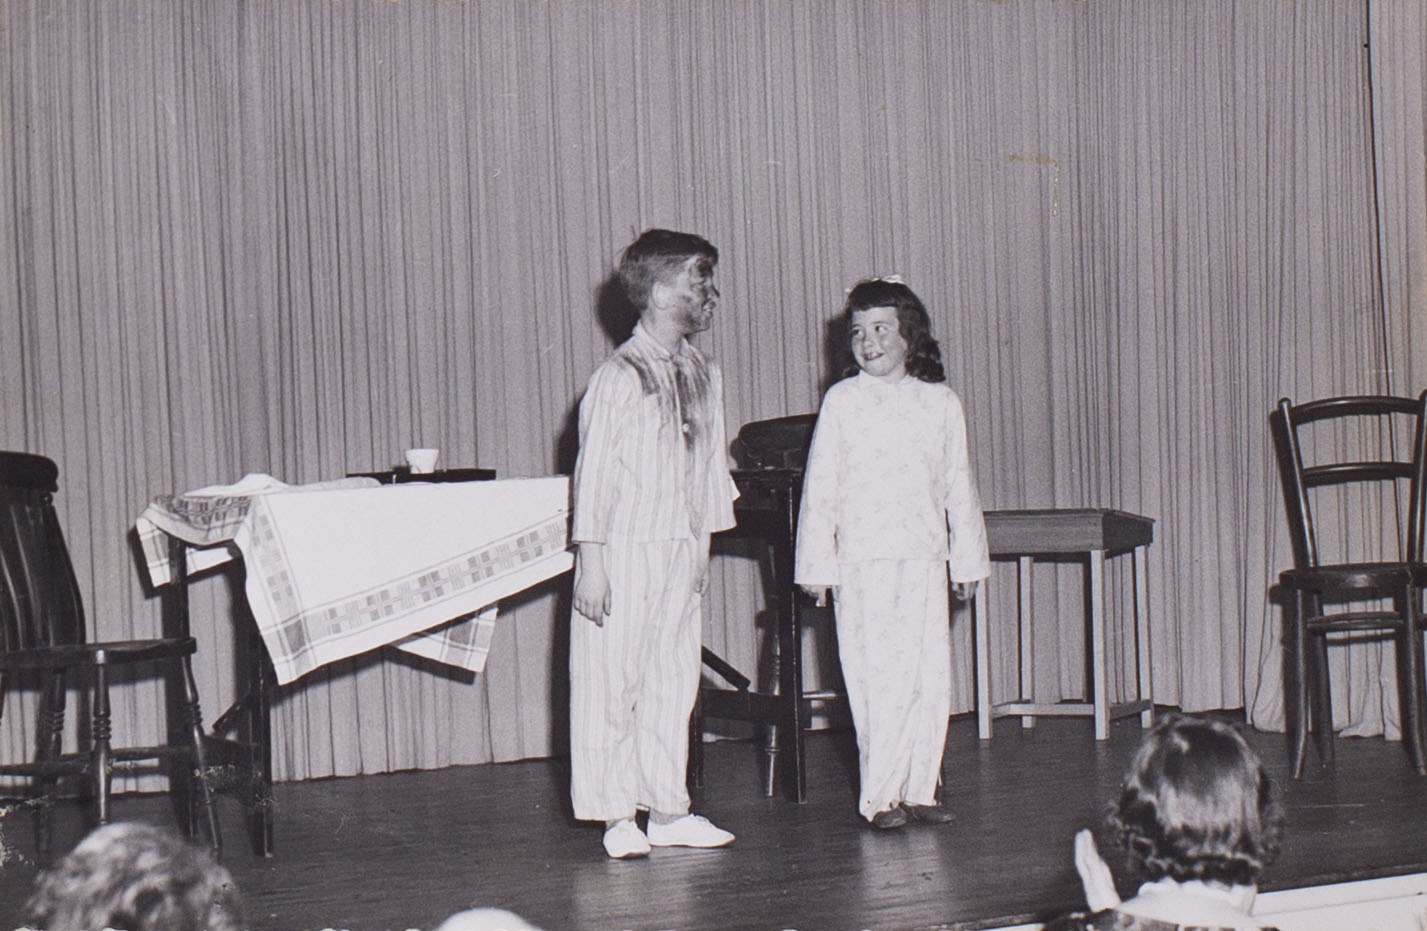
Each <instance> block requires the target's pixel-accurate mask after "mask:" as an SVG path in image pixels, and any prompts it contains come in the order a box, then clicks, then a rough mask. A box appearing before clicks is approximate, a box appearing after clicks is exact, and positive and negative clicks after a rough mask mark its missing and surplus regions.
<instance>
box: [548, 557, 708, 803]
mask: <svg viewBox="0 0 1427 931" xmlns="http://www.w3.org/2000/svg"><path fill="white" fill-rule="evenodd" d="M700 545H703V544H702V542H699V541H695V540H692V539H690V540H683V541H663V542H658V543H607V544H605V547H604V562H605V570H606V572H607V573H608V575H609V585H610V601H611V604H610V613H609V614H608V615H606V616H605V619H604V626H603V627H600V626H596V625H595V623H594V622H593V621H591V620H590V619H589V618H587V617H585V616H584V615H582V614H580V613H579V612H577V611H572V612H571V616H570V799H571V801H572V802H573V804H574V810H575V817H576V818H579V819H581V820H591V821H608V820H611V819H615V818H626V817H629V816H631V815H633V814H634V813H635V811H636V810H637V809H648V810H651V811H658V812H661V813H665V814H682V813H684V812H686V811H688V810H689V791H688V785H687V775H686V773H687V765H688V754H689V714H690V713H691V712H692V711H693V708H694V700H695V698H696V697H697V695H698V687H699V679H700V677H701V675H702V659H701V653H700V647H701V646H702V639H701V638H702V625H703V596H702V595H701V594H700V593H699V591H698V583H699V579H698V578H696V577H695V573H696V571H697V570H698V567H699V566H700V565H701V563H702V560H701V559H699V558H698V555H699V554H698V547H699V546H700Z"/></svg>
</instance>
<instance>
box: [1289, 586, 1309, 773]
mask: <svg viewBox="0 0 1427 931" xmlns="http://www.w3.org/2000/svg"><path fill="white" fill-rule="evenodd" d="M1304 602H1305V598H1304V594H1303V592H1302V591H1296V592H1294V596H1293V606H1292V608H1291V609H1290V610H1291V611H1292V615H1291V616H1290V617H1289V618H1288V619H1287V621H1288V633H1287V636H1285V637H1284V642H1285V643H1286V644H1287V646H1288V649H1289V652H1290V656H1289V659H1288V680H1289V681H1288V683H1287V685H1288V692H1289V693H1290V694H1289V696H1288V709H1287V710H1288V712H1289V713H1290V714H1291V715H1292V716H1293V721H1292V729H1293V731H1292V734H1291V736H1290V740H1289V747H1288V761H1289V769H1290V771H1291V772H1292V774H1293V778H1294V779H1301V778H1303V758H1304V756H1305V755H1306V753H1307V750H1308V681H1307V679H1308V663H1307V656H1306V654H1307V652H1308V643H1307V640H1308V638H1307V631H1306V630H1305V628H1304V625H1303V618H1304V617H1305V613H1304V608H1305V603H1304Z"/></svg>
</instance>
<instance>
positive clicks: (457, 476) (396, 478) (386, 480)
mask: <svg viewBox="0 0 1427 931" xmlns="http://www.w3.org/2000/svg"><path fill="white" fill-rule="evenodd" d="M347 477H348V478H374V479H376V480H377V481H379V482H381V483H382V484H383V485H401V484H405V483H407V482H489V481H494V479H495V469H480V468H472V469H436V470H435V471H433V472H413V471H411V467H410V466H397V467H396V468H394V469H382V470H378V471H376V472H348V473H347Z"/></svg>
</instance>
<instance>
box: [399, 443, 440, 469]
mask: <svg viewBox="0 0 1427 931" xmlns="http://www.w3.org/2000/svg"><path fill="white" fill-rule="evenodd" d="M440 452H441V450H439V449H408V450H407V451H406V464H407V465H408V466H409V467H410V468H411V471H412V472H413V473H417V474H424V473H427V472H434V471H436V456H437V454H438V453H440Z"/></svg>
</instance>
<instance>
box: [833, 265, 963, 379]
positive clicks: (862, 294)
mask: <svg viewBox="0 0 1427 931" xmlns="http://www.w3.org/2000/svg"><path fill="white" fill-rule="evenodd" d="M873 307H892V308H895V309H896V311H897V327H898V329H899V330H900V331H901V333H902V339H904V340H906V341H907V374H908V375H911V376H912V377H913V378H919V379H921V380H922V381H930V382H941V381H946V370H945V369H944V368H942V364H941V346H939V345H938V344H937V341H936V339H935V338H933V336H932V333H931V316H930V315H929V314H928V313H927V308H926V305H924V304H923V303H922V300H921V298H919V297H917V295H916V294H915V293H914V292H913V291H912V289H911V288H909V287H907V286H906V285H905V284H903V283H902V282H900V281H893V280H889V279H887V278H867V279H864V280H863V281H859V282H858V283H857V284H855V285H853V286H852V290H850V291H848V292H847V303H846V305H845V306H844V308H843V310H844V312H845V313H846V314H847V318H848V319H849V320H851V319H852V315H853V313H854V312H856V311H859V310H871V309H872V308H873ZM843 374H844V375H845V376H846V375H856V374H857V365H856V363H853V364H852V365H850V366H849V367H848V368H847V370H846V371H845V372H844V373H843Z"/></svg>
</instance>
